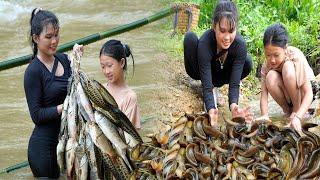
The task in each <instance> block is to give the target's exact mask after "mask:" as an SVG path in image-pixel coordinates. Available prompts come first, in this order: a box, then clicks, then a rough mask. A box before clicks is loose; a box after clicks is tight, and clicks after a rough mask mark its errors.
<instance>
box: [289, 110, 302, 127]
mask: <svg viewBox="0 0 320 180" xmlns="http://www.w3.org/2000/svg"><path fill="white" fill-rule="evenodd" d="M289 126H290V127H292V128H294V129H295V130H297V131H298V132H301V118H299V117H298V116H297V115H296V113H292V114H291V116H290V123H289Z"/></svg>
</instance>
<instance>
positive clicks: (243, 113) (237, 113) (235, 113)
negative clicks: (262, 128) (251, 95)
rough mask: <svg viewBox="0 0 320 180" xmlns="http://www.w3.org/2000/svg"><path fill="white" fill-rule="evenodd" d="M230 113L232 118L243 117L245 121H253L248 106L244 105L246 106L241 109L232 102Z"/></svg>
mask: <svg viewBox="0 0 320 180" xmlns="http://www.w3.org/2000/svg"><path fill="white" fill-rule="evenodd" d="M231 114H232V118H235V117H244V118H245V119H246V122H252V121H253V113H251V112H250V107H246V108H244V109H242V108H240V107H239V106H238V105H237V104H232V105H231Z"/></svg>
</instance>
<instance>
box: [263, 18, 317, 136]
mask: <svg viewBox="0 0 320 180" xmlns="http://www.w3.org/2000/svg"><path fill="white" fill-rule="evenodd" d="M288 39H289V38H288V33H287V30H286V29H285V27H284V26H282V25H281V24H274V25H271V26H269V27H268V28H267V29H266V31H265V33H264V38H263V44H264V51H265V56H266V63H265V64H264V65H263V67H262V70H261V76H262V82H261V90H262V92H261V98H260V110H261V115H262V116H261V117H260V118H258V119H269V117H268V94H269V93H270V95H271V96H272V97H273V99H274V100H275V101H276V102H277V103H278V104H279V105H280V106H281V108H282V110H283V112H284V113H285V114H286V115H287V116H288V117H289V120H290V122H289V125H290V126H291V127H293V128H294V129H296V130H298V131H301V120H302V118H303V116H304V114H305V113H306V112H307V110H308V108H309V106H310V104H311V102H312V98H313V93H312V88H311V82H310V81H311V80H314V79H315V76H314V74H313V71H312V69H311V67H310V65H309V64H308V61H307V59H306V57H305V56H304V55H303V53H302V52H301V51H300V50H299V49H298V48H295V47H292V46H287V44H288Z"/></svg>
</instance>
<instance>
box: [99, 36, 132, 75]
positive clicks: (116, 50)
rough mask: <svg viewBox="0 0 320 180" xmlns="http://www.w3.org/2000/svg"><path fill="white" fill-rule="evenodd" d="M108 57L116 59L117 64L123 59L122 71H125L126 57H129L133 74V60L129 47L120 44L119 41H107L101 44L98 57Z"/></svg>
mask: <svg viewBox="0 0 320 180" xmlns="http://www.w3.org/2000/svg"><path fill="white" fill-rule="evenodd" d="M102 55H104V56H109V57H112V58H114V59H116V60H117V61H118V62H120V61H121V59H122V58H123V59H124V67H123V70H127V57H129V56H130V55H131V58H132V62H133V72H134V58H133V55H132V52H131V49H130V47H129V46H128V45H127V44H122V43H121V41H118V40H115V39H112V40H109V41H107V42H106V43H104V44H103V46H102V48H101V50H100V57H101V56H102Z"/></svg>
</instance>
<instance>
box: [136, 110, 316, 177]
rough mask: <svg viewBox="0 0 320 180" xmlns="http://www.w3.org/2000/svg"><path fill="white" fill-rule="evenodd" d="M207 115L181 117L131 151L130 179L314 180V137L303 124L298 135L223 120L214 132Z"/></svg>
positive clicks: (264, 124)
mask: <svg viewBox="0 0 320 180" xmlns="http://www.w3.org/2000/svg"><path fill="white" fill-rule="evenodd" d="M208 119H209V116H208V114H186V115H184V116H182V117H180V118H178V119H177V120H176V121H175V122H173V123H171V124H170V127H169V128H167V130H164V131H162V132H160V133H157V134H155V135H151V136H150V138H151V140H152V141H151V142H148V143H142V144H138V145H137V146H135V147H134V148H133V149H132V151H131V154H130V158H131V160H132V161H133V162H135V165H136V170H135V171H134V173H133V174H132V176H131V179H192V180H197V179H318V178H319V177H320V137H319V136H317V135H316V134H315V133H313V132H311V131H309V129H311V128H314V127H316V126H317V124H311V123H306V124H303V127H302V132H301V133H298V132H297V131H295V130H294V129H292V128H289V127H281V128H280V127H278V126H276V125H274V124H272V123H271V122H269V121H259V122H254V123H252V124H247V123H246V122H245V120H244V119H243V118H234V119H231V120H228V119H224V121H225V122H224V125H222V126H221V127H220V128H216V127H212V126H210V124H209V120H208Z"/></svg>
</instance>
